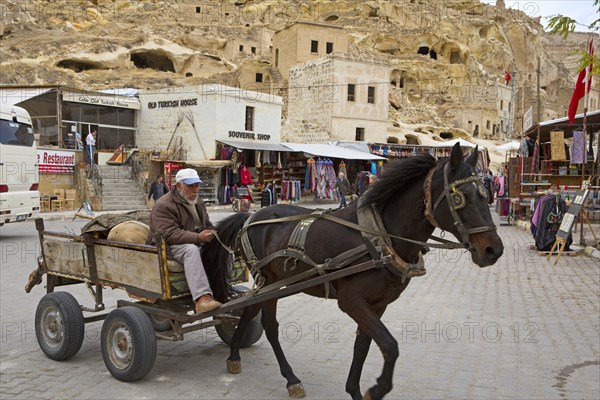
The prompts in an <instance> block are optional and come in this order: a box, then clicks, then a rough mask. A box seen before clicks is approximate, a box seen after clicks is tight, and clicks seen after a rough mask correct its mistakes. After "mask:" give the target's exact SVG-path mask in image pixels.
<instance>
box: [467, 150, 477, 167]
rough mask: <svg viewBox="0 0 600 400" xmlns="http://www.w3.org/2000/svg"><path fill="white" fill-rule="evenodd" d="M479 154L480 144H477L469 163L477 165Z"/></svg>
mask: <svg viewBox="0 0 600 400" xmlns="http://www.w3.org/2000/svg"><path fill="white" fill-rule="evenodd" d="M477 154H479V145H477V146H475V148H474V149H473V152H472V153H471V155H470V156H469V158H467V164H469V165H470V166H471V167H473V168H475V167H476V166H477Z"/></svg>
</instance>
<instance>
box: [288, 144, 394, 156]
mask: <svg viewBox="0 0 600 400" xmlns="http://www.w3.org/2000/svg"><path fill="white" fill-rule="evenodd" d="M282 144H283V145H284V146H285V147H289V148H290V149H291V151H298V152H303V153H307V154H312V155H313V156H317V157H329V158H342V159H344V160H386V158H385V157H380V156H376V155H375V154H371V153H365V152H363V151H358V150H354V149H349V148H346V147H341V146H333V145H330V144H326V143H311V144H305V143H282ZM288 151H289V150H288Z"/></svg>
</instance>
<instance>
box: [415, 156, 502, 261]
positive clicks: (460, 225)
mask: <svg viewBox="0 0 600 400" xmlns="http://www.w3.org/2000/svg"><path fill="white" fill-rule="evenodd" d="M436 170H437V167H433V168H432V169H431V170H430V171H429V173H428V174H427V177H426V178H425V183H424V184H423V189H424V191H425V218H427V221H429V223H430V224H431V225H433V226H435V227H436V228H440V226H439V224H438V223H437V222H436V220H435V213H436V211H437V208H438V206H439V205H440V203H441V202H442V200H444V199H446V202H447V203H448V208H450V213H451V214H452V218H453V219H454V225H456V229H457V230H458V233H459V234H460V239H461V242H462V244H463V245H464V246H465V247H466V248H467V249H471V248H472V244H471V241H470V235H472V234H474V233H481V232H487V231H495V230H496V225H484V226H479V227H477V228H467V227H466V226H465V224H464V222H463V220H462V219H461V218H460V215H458V210H460V209H461V208H464V207H465V206H466V205H467V200H466V197H465V195H464V193H462V192H461V191H460V189H459V188H460V186H462V185H465V184H468V183H474V184H475V185H476V186H477V189H478V191H479V194H480V195H482V196H487V192H486V190H485V188H484V187H483V184H482V183H481V180H480V179H479V177H478V176H477V175H475V174H473V175H471V176H469V177H467V178H463V179H457V180H455V181H453V182H452V183H448V173H449V172H450V163H449V162H448V163H446V165H445V166H444V171H443V172H444V190H443V192H442V193H440V195H439V196H438V198H437V200H436V201H435V203H433V206H432V202H431V200H432V196H433V187H432V186H433V184H432V182H433V174H434V172H435V171H436ZM440 229H441V228H440Z"/></svg>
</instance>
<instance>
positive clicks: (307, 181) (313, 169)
mask: <svg viewBox="0 0 600 400" xmlns="http://www.w3.org/2000/svg"><path fill="white" fill-rule="evenodd" d="M316 188H317V162H316V161H315V160H314V159H312V158H309V159H308V160H307V161H306V174H305V175H304V189H305V190H308V191H310V192H314V191H315V189H316Z"/></svg>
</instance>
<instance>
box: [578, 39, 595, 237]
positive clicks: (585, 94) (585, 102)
mask: <svg viewBox="0 0 600 400" xmlns="http://www.w3.org/2000/svg"><path fill="white" fill-rule="evenodd" d="M590 44H591V43H590V41H589V39H588V48H587V51H588V53H590V54H591V51H590ZM591 75H592V69H591V66H587V67H585V88H584V92H583V143H581V145H582V146H583V160H581V186H580V188H581V189H583V182H584V181H585V164H586V163H587V149H586V146H585V135H586V133H587V111H588V101H589V96H588V90H590V78H591ZM590 136H591V135H590ZM590 142H591V140H590ZM584 212H585V211H584V210H583V207H582V208H581V211H579V244H580V245H581V246H585V236H584V234H583V218H582V216H583V213H584Z"/></svg>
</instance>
